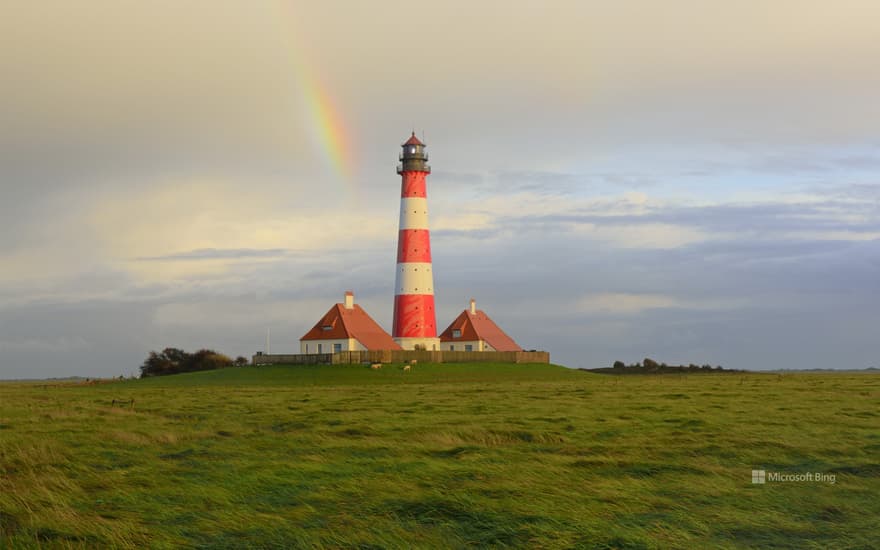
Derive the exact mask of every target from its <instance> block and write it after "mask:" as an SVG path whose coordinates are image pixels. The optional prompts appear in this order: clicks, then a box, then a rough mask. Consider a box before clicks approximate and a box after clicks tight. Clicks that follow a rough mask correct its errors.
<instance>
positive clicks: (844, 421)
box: [0, 364, 880, 548]
mask: <svg viewBox="0 0 880 550" xmlns="http://www.w3.org/2000/svg"><path fill="white" fill-rule="evenodd" d="M878 397H880V376H878V375H875V374H793V375H759V374H744V375H740V374H737V375H731V374H717V375H716V374H700V375H682V376H676V375H665V376H627V377H608V376H602V375H597V374H592V373H587V372H582V371H573V370H568V369H564V368H562V367H557V366H553V365H491V364H488V365H487V364H474V365H463V364H455V365H417V366H416V367H415V368H414V370H413V372H408V373H405V372H403V371H402V370H401V369H400V366H397V367H394V368H390V367H388V366H386V367H385V368H383V369H382V370H380V371H371V370H370V369H366V368H363V367H357V366H320V367H259V368H242V369H227V370H222V371H211V372H199V373H191V374H182V375H176V376H170V377H161V378H154V379H146V380H133V381H125V382H118V383H112V384H99V385H94V386H88V385H82V384H74V383H70V384H63V383H62V384H54V383H49V384H46V383H34V384H22V383H17V384H0V541H2V542H3V543H5V544H6V545H7V546H11V547H25V548H27V547H62V548H71V547H72V548H77V547H81V548H94V547H102V546H115V547H139V548H140V547H154V548H173V547H180V546H195V547H212V548H238V547H245V546H247V547H257V548H259V547H263V548H290V547H334V548H335V547H351V546H358V547H365V548H368V547H374V548H378V547H384V548H410V547H428V548H431V547H433V548H440V547H444V548H445V547H464V546H478V547H480V546H487V545H497V546H515V547H572V546H576V547H586V548H670V547H672V548H676V547H678V548H695V547H731V548H732V547H768V546H779V547H795V548H828V547H838V548H870V547H872V546H876V545H877V543H878V540H880V538H878V537H880V534H878V533H880V531H878V529H877V527H876V518H877V517H880V500H878V499H877V495H878V494H880V466H878V464H880V412H878V410H877V402H878ZM114 399H116V400H130V399H134V406H133V408H131V407H130V406H129V405H125V406H119V405H115V406H114V405H113V404H112V403H113V400H114ZM753 469H765V470H767V471H768V472H772V471H778V472H783V473H793V474H797V473H806V472H815V473H823V474H826V475H834V476H835V483H833V484H831V483H829V482H827V481H824V482H808V481H800V482H798V481H792V482H768V483H767V484H765V485H756V484H752V474H751V471H752V470H753ZM0 546H2V545H0Z"/></svg>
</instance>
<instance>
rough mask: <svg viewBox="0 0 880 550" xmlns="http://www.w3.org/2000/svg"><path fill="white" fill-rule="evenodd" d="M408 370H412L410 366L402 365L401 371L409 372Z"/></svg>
mask: <svg viewBox="0 0 880 550" xmlns="http://www.w3.org/2000/svg"><path fill="white" fill-rule="evenodd" d="M410 370H412V367H411V366H409V365H405V366H404V367H403V372H409V371H410Z"/></svg>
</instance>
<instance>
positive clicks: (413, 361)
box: [409, 359, 419, 365]
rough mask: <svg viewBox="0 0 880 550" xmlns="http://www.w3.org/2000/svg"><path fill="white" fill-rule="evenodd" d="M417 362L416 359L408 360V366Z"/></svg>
mask: <svg viewBox="0 0 880 550" xmlns="http://www.w3.org/2000/svg"><path fill="white" fill-rule="evenodd" d="M418 362H419V360H418V359H410V360H409V364H410V365H415V364H417V363H418Z"/></svg>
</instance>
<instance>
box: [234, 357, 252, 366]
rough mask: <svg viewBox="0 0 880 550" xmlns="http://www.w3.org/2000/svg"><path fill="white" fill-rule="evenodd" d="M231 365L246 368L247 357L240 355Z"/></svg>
mask: <svg viewBox="0 0 880 550" xmlns="http://www.w3.org/2000/svg"><path fill="white" fill-rule="evenodd" d="M233 364H234V365H235V366H236V367H246V366H248V364H249V361H248V360H247V357H242V356H241V355H239V356H238V357H236V358H235V361H234V362H233Z"/></svg>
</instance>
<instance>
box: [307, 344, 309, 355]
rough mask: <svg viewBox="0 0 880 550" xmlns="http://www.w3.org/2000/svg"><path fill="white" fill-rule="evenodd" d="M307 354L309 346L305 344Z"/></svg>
mask: <svg viewBox="0 0 880 550" xmlns="http://www.w3.org/2000/svg"><path fill="white" fill-rule="evenodd" d="M308 352H309V345H308V344H306V353H308Z"/></svg>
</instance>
